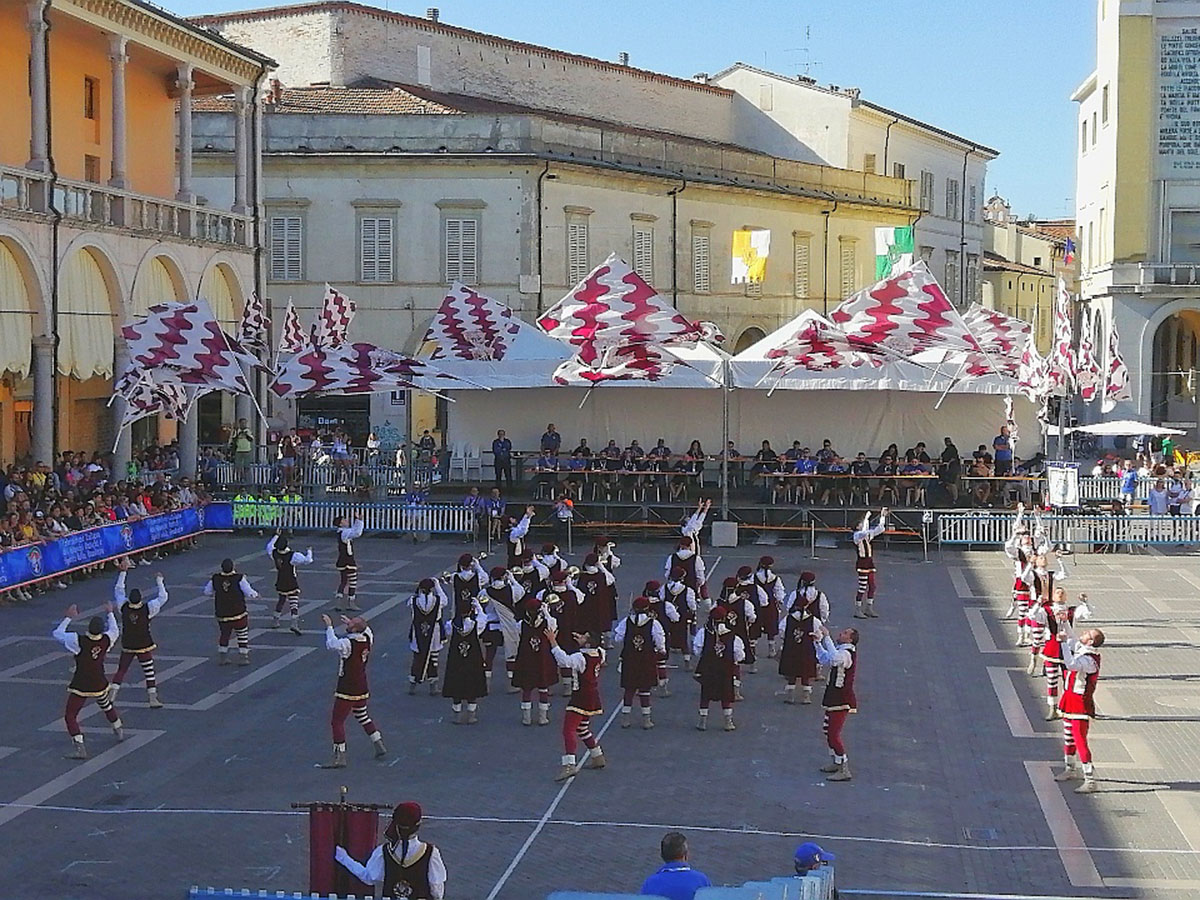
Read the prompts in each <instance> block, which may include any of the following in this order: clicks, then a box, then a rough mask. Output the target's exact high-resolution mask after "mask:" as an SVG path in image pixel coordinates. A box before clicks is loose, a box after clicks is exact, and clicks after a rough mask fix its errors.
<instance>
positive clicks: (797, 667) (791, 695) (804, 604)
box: [776, 572, 829, 704]
mask: <svg viewBox="0 0 1200 900" xmlns="http://www.w3.org/2000/svg"><path fill="white" fill-rule="evenodd" d="M816 581H817V576H816V575H814V574H813V573H812V572H801V573H800V580H799V582H798V583H797V585H796V590H794V591H792V592H791V593H790V594H789V595H788V597H787V612H786V613H785V614H784V616H783V618H782V619H781V620H780V622H779V631H780V633H781V634H782V635H783V648H782V649H781V650H780V652H779V674H780V675H782V676H783V677H784V678H785V679H786V680H787V683H786V684H785V685H784V688H783V702H784V703H795V702H796V680H797V679H799V681H800V692H801V697H800V702H801V703H804V704H809V703H812V683H813V682H814V681H815V680H816V678H817V675H818V674H819V667H818V665H817V649H816V645H817V641H818V640H820V637H821V626H822V625H824V624H825V623H826V622H827V621H829V598H828V597H826V596H825V592H824V591H822V590H818V589H817V586H816ZM776 696H778V695H776Z"/></svg>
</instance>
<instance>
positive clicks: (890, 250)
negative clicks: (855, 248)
mask: <svg viewBox="0 0 1200 900" xmlns="http://www.w3.org/2000/svg"><path fill="white" fill-rule="evenodd" d="M912 264H913V230H912V226H911V225H905V226H904V227H903V228H876V229H875V280H876V281H881V280H882V279H884V278H889V277H890V276H891V275H892V273H893V272H899V271H901V270H902V269H907V268H908V267H909V266H911V265H912Z"/></svg>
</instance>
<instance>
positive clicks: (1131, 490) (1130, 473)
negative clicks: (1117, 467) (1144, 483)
mask: <svg viewBox="0 0 1200 900" xmlns="http://www.w3.org/2000/svg"><path fill="white" fill-rule="evenodd" d="M1137 485H1138V473H1137V469H1135V468H1134V467H1133V461H1132V460H1129V459H1127V460H1125V465H1124V468H1122V470H1121V502H1122V503H1123V504H1125V508H1126V509H1127V510H1128V509H1131V508H1132V507H1133V500H1134V496H1135V495H1136V494H1137Z"/></svg>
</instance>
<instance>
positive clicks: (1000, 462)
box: [992, 425, 1013, 478]
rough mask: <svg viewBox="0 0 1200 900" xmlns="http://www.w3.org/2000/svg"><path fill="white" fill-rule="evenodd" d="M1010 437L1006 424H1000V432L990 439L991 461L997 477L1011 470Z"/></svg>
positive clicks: (1007, 473) (1009, 472)
mask: <svg viewBox="0 0 1200 900" xmlns="http://www.w3.org/2000/svg"><path fill="white" fill-rule="evenodd" d="M1012 459H1013V454H1012V439H1011V438H1010V437H1009V431H1008V426H1007V425H1001V426H1000V433H999V434H998V435H996V437H995V438H993V439H992V461H993V462H994V464H995V474H996V477H997V478H1000V477H1003V476H1005V475H1009V474H1011V472H1012Z"/></svg>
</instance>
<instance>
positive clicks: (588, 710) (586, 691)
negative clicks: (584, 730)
mask: <svg viewBox="0 0 1200 900" xmlns="http://www.w3.org/2000/svg"><path fill="white" fill-rule="evenodd" d="M580 652H582V653H583V655H584V657H585V658H586V659H587V666H585V667H584V670H583V671H582V672H576V671H574V670H572V672H571V699H570V700H569V701H568V702H567V709H569V710H574V711H575V712H580V713H583V714H584V715H589V716H598V715H600V713H602V712H604V704H602V703H601V702H600V651H599V650H593V649H588V650H583V651H580Z"/></svg>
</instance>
